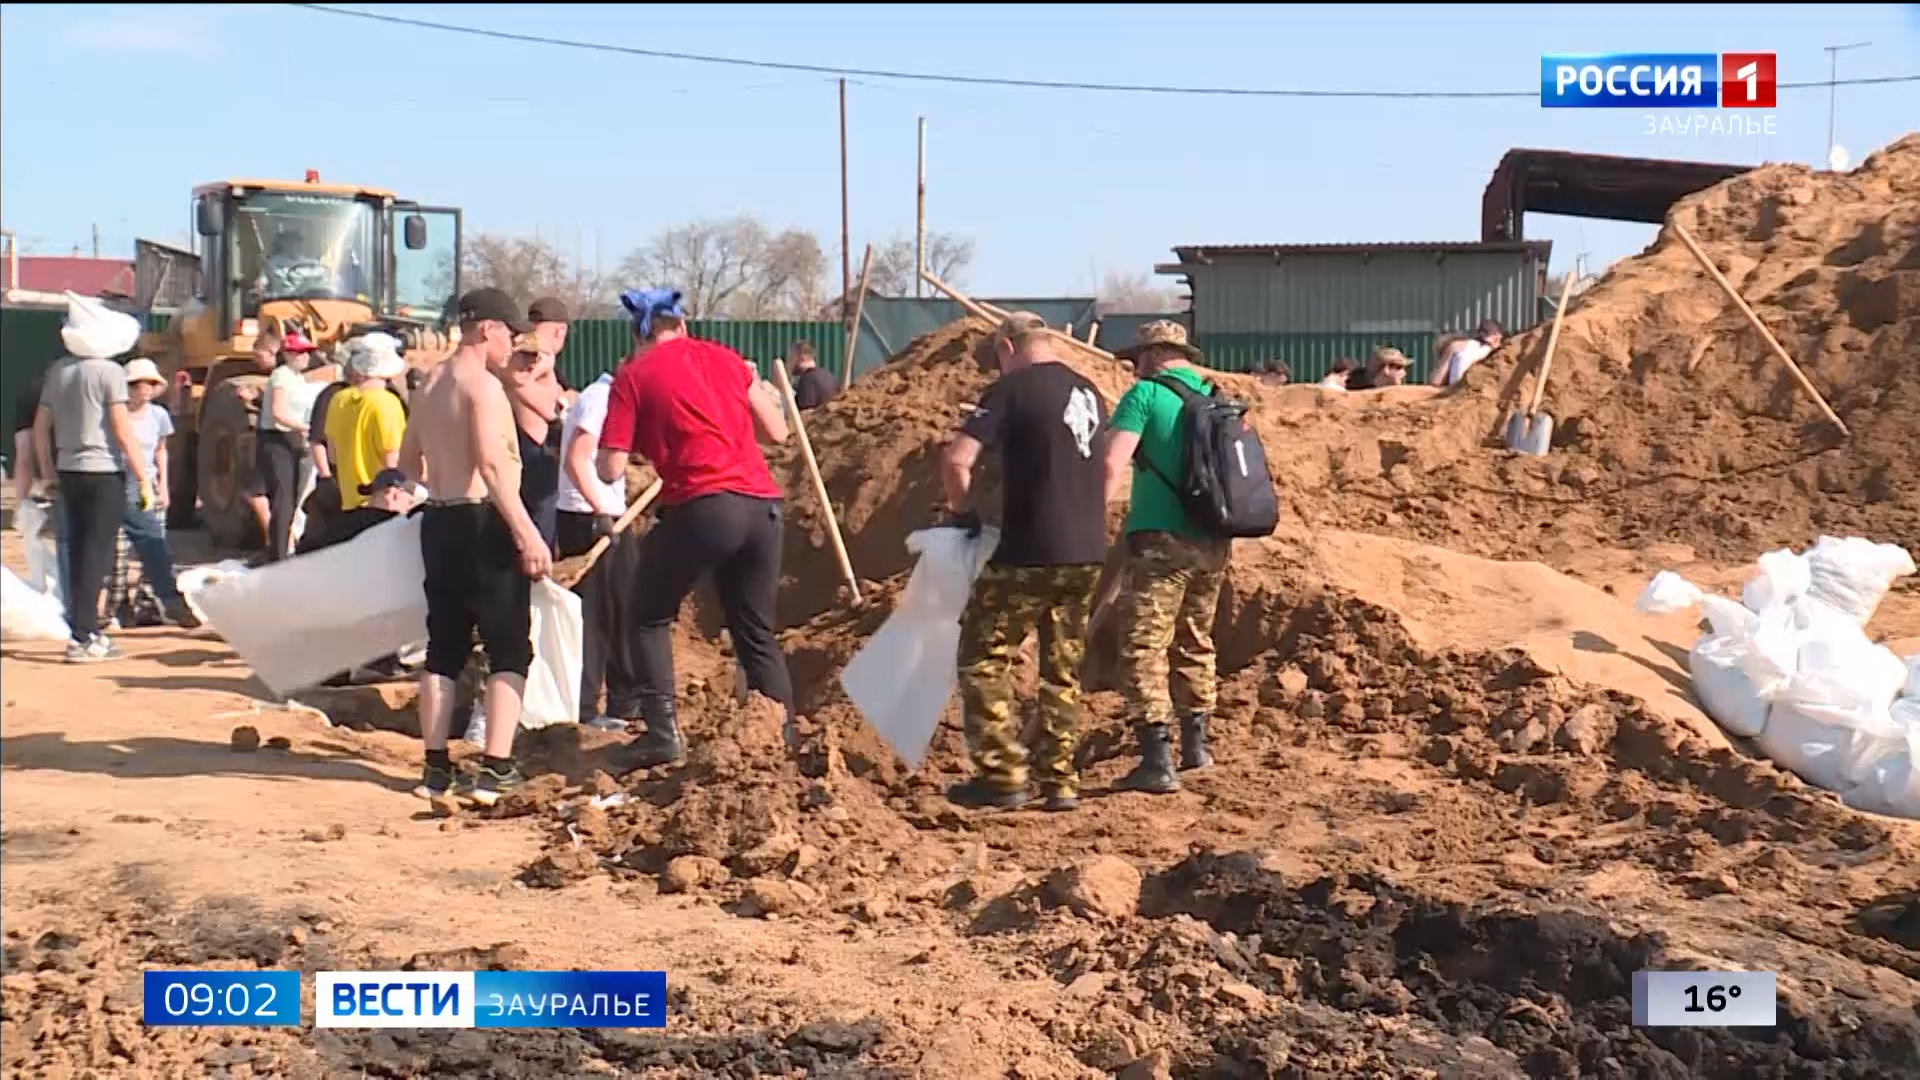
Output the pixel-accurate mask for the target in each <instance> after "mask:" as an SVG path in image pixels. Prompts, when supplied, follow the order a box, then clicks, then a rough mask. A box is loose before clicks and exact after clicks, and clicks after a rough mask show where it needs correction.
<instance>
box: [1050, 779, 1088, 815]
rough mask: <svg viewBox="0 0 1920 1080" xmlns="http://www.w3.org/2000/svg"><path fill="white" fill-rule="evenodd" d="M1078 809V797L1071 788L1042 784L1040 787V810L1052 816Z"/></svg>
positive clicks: (1063, 785) (1062, 785) (1064, 785)
mask: <svg viewBox="0 0 1920 1080" xmlns="http://www.w3.org/2000/svg"><path fill="white" fill-rule="evenodd" d="M1079 808H1080V797H1079V795H1078V794H1076V793H1075V792H1074V790H1073V788H1072V787H1070V786H1068V785H1066V784H1053V785H1046V784H1043V785H1041V787H1040V809H1042V810H1045V811H1047V812H1048V813H1052V814H1060V813H1065V812H1066V811H1068V810H1078V809H1079Z"/></svg>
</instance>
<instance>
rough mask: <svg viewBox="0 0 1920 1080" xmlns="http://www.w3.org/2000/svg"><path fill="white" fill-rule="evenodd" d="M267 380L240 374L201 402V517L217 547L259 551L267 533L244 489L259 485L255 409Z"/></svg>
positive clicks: (213, 390) (208, 394) (215, 388)
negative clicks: (256, 479) (254, 437)
mask: <svg viewBox="0 0 1920 1080" xmlns="http://www.w3.org/2000/svg"><path fill="white" fill-rule="evenodd" d="M264 383H265V380H264V379H261V378H260V377H258V376H247V375H242V376H236V377H234V378H230V379H226V380H224V381H222V382H221V383H219V384H218V385H216V386H214V387H213V388H212V389H210V390H208V391H207V396H206V398H205V399H204V400H202V401H201V403H200V432H199V440H198V441H199V454H198V456H199V459H200V460H199V462H198V463H197V464H198V467H199V473H200V517H201V519H202V520H203V521H204V522H205V523H206V528H207V537H208V539H210V540H212V541H213V544H214V546H215V547H216V548H224V549H229V550H240V551H254V550H257V549H259V548H260V547H261V546H262V545H263V544H264V543H265V540H266V538H265V537H264V536H262V535H261V532H260V520H259V519H258V518H256V517H255V516H254V514H253V507H252V506H251V505H250V504H249V503H248V501H247V497H246V495H245V494H244V492H245V491H247V490H248V489H249V488H252V487H257V486H258V485H257V483H255V478H254V466H253V430H254V408H255V403H256V402H258V401H259V399H260V389H261V386H262V385H263V384H264Z"/></svg>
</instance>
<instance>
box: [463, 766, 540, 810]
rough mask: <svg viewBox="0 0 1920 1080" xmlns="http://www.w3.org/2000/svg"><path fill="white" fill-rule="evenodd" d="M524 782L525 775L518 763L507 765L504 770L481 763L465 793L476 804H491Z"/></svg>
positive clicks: (525, 779) (518, 787) (515, 789)
mask: <svg viewBox="0 0 1920 1080" xmlns="http://www.w3.org/2000/svg"><path fill="white" fill-rule="evenodd" d="M526 782H527V777H526V775H525V774H524V773H522V772H521V771H520V766H518V765H509V766H507V769H506V771H505V772H495V771H494V769H493V767H492V766H489V765H481V766H480V774H479V776H477V777H476V778H475V779H474V782H473V787H472V789H471V790H469V791H468V792H467V793H466V795H467V798H468V799H469V800H471V801H472V802H473V803H474V804H475V805H476V806H492V805H493V804H494V803H497V802H499V801H500V800H501V799H503V798H505V797H506V795H507V793H508V792H512V791H517V790H519V789H520V787H521V785H523V784H525V783H526Z"/></svg>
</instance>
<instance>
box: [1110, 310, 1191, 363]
mask: <svg viewBox="0 0 1920 1080" xmlns="http://www.w3.org/2000/svg"><path fill="white" fill-rule="evenodd" d="M1148 349H1173V350H1174V351H1176V352H1178V353H1179V354H1180V355H1182V356H1184V357H1186V358H1187V359H1189V360H1198V359H1200V350H1199V349H1196V348H1194V347H1193V346H1192V345H1191V344H1189V343H1188V342H1187V328H1186V327H1184V326H1182V325H1180V324H1179V323H1177V322H1174V321H1173V320H1172V319H1155V320H1154V321H1153V322H1150V323H1148V324H1146V325H1145V326H1142V327H1141V328H1140V332H1139V333H1138V334H1137V335H1135V336H1134V339H1133V342H1132V344H1129V345H1126V346H1124V347H1122V348H1119V349H1115V350H1114V351H1113V355H1114V356H1116V357H1118V358H1120V359H1122V360H1132V359H1135V358H1137V357H1138V356H1139V355H1140V354H1141V353H1143V352H1146V351H1147V350H1148Z"/></svg>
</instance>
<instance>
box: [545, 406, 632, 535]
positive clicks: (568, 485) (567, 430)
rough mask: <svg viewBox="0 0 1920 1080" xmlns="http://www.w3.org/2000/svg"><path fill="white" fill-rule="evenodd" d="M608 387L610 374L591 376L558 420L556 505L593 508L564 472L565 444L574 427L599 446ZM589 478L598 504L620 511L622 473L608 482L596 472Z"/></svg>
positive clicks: (624, 488)
mask: <svg viewBox="0 0 1920 1080" xmlns="http://www.w3.org/2000/svg"><path fill="white" fill-rule="evenodd" d="M612 389H613V376H612V375H602V376H600V377H599V378H598V379H595V380H594V381H593V385H592V386H589V387H587V388H586V389H585V390H582V391H580V393H579V394H578V395H577V396H576V397H575V398H574V399H573V404H572V405H570V406H568V407H567V415H566V417H565V418H564V419H563V420H561V422H560V453H561V455H562V456H561V458H560V462H561V464H560V498H559V502H558V503H557V504H556V505H558V506H559V508H560V509H562V510H565V511H567V512H568V513H573V514H591V513H593V512H594V510H593V507H592V506H591V505H590V504H588V502H587V497H586V496H585V495H582V494H580V489H579V488H578V487H576V486H575V485H574V482H573V477H571V476H568V475H567V467H566V457H565V455H566V448H567V445H568V444H569V443H571V442H572V441H573V433H574V432H575V431H584V432H586V433H587V434H588V435H590V436H592V437H593V441H594V445H595V446H596V447H598V446H599V443H600V425H602V424H604V423H606V420H607V395H608V394H609V393H611V392H612ZM590 479H591V482H592V483H593V485H594V486H595V487H596V488H597V489H598V491H599V497H600V506H601V507H602V508H603V509H605V510H607V511H609V512H611V513H614V514H623V513H625V512H626V509H627V480H626V477H624V476H623V477H620V478H618V479H616V480H614V482H613V483H611V484H608V483H604V482H602V481H601V479H600V478H599V477H598V476H594V477H591V478H590Z"/></svg>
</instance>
